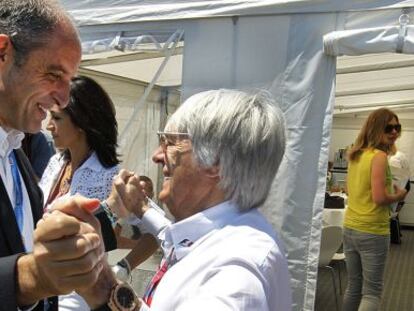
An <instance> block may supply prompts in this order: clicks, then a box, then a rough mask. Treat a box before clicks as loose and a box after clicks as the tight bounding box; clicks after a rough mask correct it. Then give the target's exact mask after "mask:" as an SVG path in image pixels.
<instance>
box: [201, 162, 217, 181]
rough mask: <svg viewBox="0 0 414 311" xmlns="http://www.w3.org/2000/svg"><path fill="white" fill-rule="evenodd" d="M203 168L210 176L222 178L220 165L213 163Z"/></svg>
mask: <svg viewBox="0 0 414 311" xmlns="http://www.w3.org/2000/svg"><path fill="white" fill-rule="evenodd" d="M203 170H204V172H205V175H206V176H207V177H208V178H212V179H219V178H220V167H219V166H218V165H213V166H211V167H207V168H204V169H203Z"/></svg>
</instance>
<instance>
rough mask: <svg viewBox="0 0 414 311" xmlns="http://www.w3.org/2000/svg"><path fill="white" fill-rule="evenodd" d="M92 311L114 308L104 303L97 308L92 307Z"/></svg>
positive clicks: (104, 310)
mask: <svg viewBox="0 0 414 311" xmlns="http://www.w3.org/2000/svg"><path fill="white" fill-rule="evenodd" d="M91 311H112V309H111V308H110V307H109V306H108V304H104V305H103V306H100V307H98V308H96V309H93V310H92V309H91Z"/></svg>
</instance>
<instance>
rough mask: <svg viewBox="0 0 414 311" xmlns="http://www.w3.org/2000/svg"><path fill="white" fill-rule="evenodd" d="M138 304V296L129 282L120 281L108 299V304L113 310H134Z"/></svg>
mask: <svg viewBox="0 0 414 311" xmlns="http://www.w3.org/2000/svg"><path fill="white" fill-rule="evenodd" d="M138 305H139V300H138V297H137V295H136V294H135V292H134V290H133V289H132V287H131V286H129V285H128V284H127V283H118V284H117V285H116V286H115V287H114V288H113V289H112V291H111V296H110V298H109V301H108V306H109V307H110V308H111V310H112V311H133V310H135V309H136V307H137V306H138Z"/></svg>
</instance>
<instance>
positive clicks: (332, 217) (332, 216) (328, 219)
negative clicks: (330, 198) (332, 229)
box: [323, 208, 345, 227]
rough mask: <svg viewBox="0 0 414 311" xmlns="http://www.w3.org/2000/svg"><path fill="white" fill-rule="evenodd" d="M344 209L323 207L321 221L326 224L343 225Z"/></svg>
mask: <svg viewBox="0 0 414 311" xmlns="http://www.w3.org/2000/svg"><path fill="white" fill-rule="evenodd" d="M344 215H345V209H330V208H325V209H324V210H323V222H324V223H325V224H327V225H328V226H339V227H343V225H344Z"/></svg>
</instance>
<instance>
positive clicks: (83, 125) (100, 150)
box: [64, 76, 120, 167]
mask: <svg viewBox="0 0 414 311" xmlns="http://www.w3.org/2000/svg"><path fill="white" fill-rule="evenodd" d="M64 111H65V112H66V113H67V114H68V115H69V117H70V119H71V121H72V122H73V124H75V125H76V126H77V127H79V128H80V129H82V130H83V131H84V132H85V134H86V140H87V143H88V145H89V147H90V148H91V149H92V150H93V151H95V152H96V154H97V156H98V159H99V161H100V162H101V164H102V165H103V166H104V167H112V166H114V165H116V164H118V163H119V162H120V161H119V159H118V154H117V152H116V148H117V146H118V142H117V138H118V123H117V121H116V119H115V107H114V104H113V103H112V100H111V98H110V97H109V95H108V94H107V93H106V92H105V90H104V89H103V88H102V87H101V86H100V85H99V84H98V83H97V82H95V81H94V80H93V79H91V78H88V77H85V76H77V77H75V78H73V79H72V83H71V86H70V99H69V104H68V105H67V106H66V108H65V109H64Z"/></svg>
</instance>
